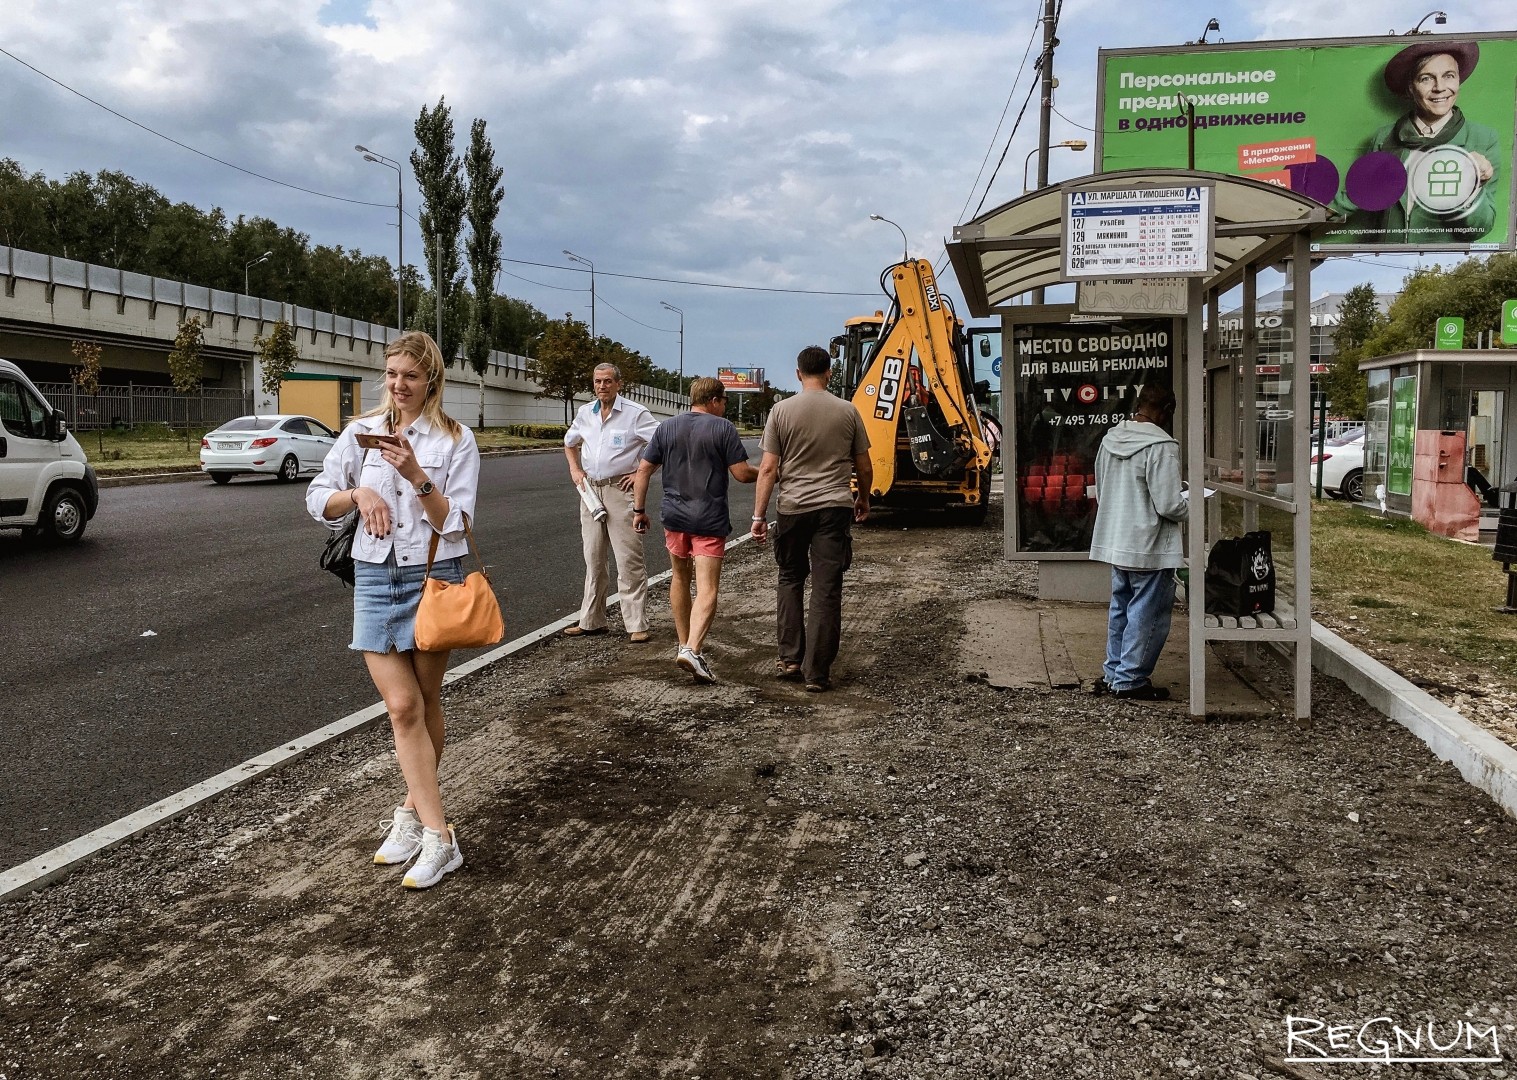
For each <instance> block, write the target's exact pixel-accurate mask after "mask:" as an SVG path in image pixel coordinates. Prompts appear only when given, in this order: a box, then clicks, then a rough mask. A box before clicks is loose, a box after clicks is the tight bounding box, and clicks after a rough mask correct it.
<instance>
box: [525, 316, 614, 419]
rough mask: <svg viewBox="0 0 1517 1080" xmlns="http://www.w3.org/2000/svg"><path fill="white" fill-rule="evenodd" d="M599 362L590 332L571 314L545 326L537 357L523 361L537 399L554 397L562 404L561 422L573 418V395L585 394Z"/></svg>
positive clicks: (590, 387) (590, 386)
mask: <svg viewBox="0 0 1517 1080" xmlns="http://www.w3.org/2000/svg"><path fill="white" fill-rule="evenodd" d="M597 363H599V361H598V360H597V358H596V349H595V343H594V342H592V341H591V340H590V329H589V327H587V326H585V324H584V323H582V322H580V321H579V320H578V319H576V318H574V316H573V315H572V314H571V315H565V316H564V317H563V319H562V320H554V321H553V322H550V323H548V325H547V327H546V328H545V329H544V330H543V336H542V340H541V341H540V342H539V343H538V347H537V355H536V356H532V357H528V358H527V378H529V379H531V380H532V381H533V382H535V383H537V385H538V386H539V387H541V389H540V390H538V392H537V396H538V397H540V398H558V399H559V400H561V401H562V402H563V403H564V423H566V424H567V423H569V422H570V421H572V420H573V419H574V396H575V395H576V394H582V393H588V392H589V391H590V390H591V389H592V387H593V382H592V379H591V373H592V372H593V371H594V370H595V365H596V364H597Z"/></svg>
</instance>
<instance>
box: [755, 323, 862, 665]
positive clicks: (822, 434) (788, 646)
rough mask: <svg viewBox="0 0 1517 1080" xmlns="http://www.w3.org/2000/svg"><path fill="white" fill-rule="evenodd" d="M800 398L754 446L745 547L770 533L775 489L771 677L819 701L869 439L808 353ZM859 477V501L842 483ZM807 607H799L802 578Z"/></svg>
mask: <svg viewBox="0 0 1517 1080" xmlns="http://www.w3.org/2000/svg"><path fill="white" fill-rule="evenodd" d="M795 374H796V377H797V378H799V379H800V381H801V392H800V393H799V394H797V395H795V396H794V397H790V398H786V399H785V400H784V401H782V402H780V403H779V404H778V405H776V406H775V407H774V408H773V409H772V410H770V413H769V422H768V424H766V425H765V426H764V438H763V441H762V443H761V444H760V446H761V448H762V449H763V451H764V459H763V461H762V462H761V463H760V465H759V475H758V487H757V490H756V491H755V492H754V499H753V538H754V539H755V540H757V541H759V542H760V543H762V542H763V541H764V540H765V539H766V538H767V537H768V533H769V525H768V522H767V521H766V518H767V517H768V514H767V513H766V511H767V510H768V508H769V498H770V496H771V495H772V494H773V493H774V489H775V485H776V483H778V485H779V515H778V520H777V521H776V523H775V528H774V559H775V562H776V563H778V564H779V568H780V573H779V585H778V586H777V588H776V590H775V615H776V620H777V622H778V624H779V646H780V658H779V662H778V670H777V672H776V674H777V675H778V676H779V677H780V678H782V679H788V680H791V681H796V680H804V681H805V683H806V689H807V690H810V691H812V692H813V693H820V692H821V691H823V690H828V689H830V688H831V686H832V675H831V672H832V662H833V660H835V659H836V658H837V654H838V644H839V642H840V640H841V639H842V634H843V571H844V570H846V569H848V563H849V561H850V559H851V556H852V550H853V540H852V535H851V526H852V523H853V522H855V521H863V520H864V519H865V518H867V517H868V516H869V488H870V485H872V484H873V483H874V469H873V467H872V466H871V465H870V462H869V435H868V433H867V432H866V431H865V430H864V421H863V418H862V417H860V416H859V413H858V410H857V409H855V408H854V407H853V405H852V404H851V403H849V402H847V401H843V400H842V399H841V398H837V397H834V396H833V395H832V394H830V393H828V392H827V381H828V378H829V376H830V375H831V374H832V361H831V359H830V358H829V357H828V355H827V350H826V349H823V348H819V347H818V346H815V345H811V346H808V347H807V348H804V349H802V350H801V354H800V356H798V357H796V370H795ZM855 473H857V474H858V494H857V495H855V494H853V492H851V491H850V490H849V479H850V477H851V476H852V475H853V474H855ZM807 577H810V578H811V607H810V610H809V611H807V610H806V607H805V589H806V578H807Z"/></svg>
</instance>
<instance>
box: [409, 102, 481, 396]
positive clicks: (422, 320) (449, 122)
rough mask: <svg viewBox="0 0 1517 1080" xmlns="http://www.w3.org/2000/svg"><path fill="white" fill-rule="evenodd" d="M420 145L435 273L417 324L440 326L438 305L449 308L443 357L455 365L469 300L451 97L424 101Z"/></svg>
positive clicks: (424, 214)
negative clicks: (462, 261) (461, 251)
mask: <svg viewBox="0 0 1517 1080" xmlns="http://www.w3.org/2000/svg"><path fill="white" fill-rule="evenodd" d="M415 130H416V149H415V150H413V151H411V171H412V172H413V173H414V174H415V175H416V186H417V187H418V188H420V189H421V218H420V221H421V238H422V250H423V253H424V254H425V256H426V261H427V269H428V270H429V271H430V273H431V275H432V293H433V295H432V302H431V304H430V305H428V304H426V303H425V302H424V303H423V304H422V305H421V306H420V307H419V308H418V309H417V312H416V318H415V319H413V321H412V323H411V325H412V326H413V327H414V328H416V329H419V330H428V331H432V332H434V333H435V332H436V331H435V330H434V329H433V328H434V327H435V326H436V319H437V309H438V305H441V307H442V312H443V329H442V332H443V340H442V341H439V342H438V343H437V344H438V346H439V347H440V348H441V349H442V356H443V362H444V363H446V364H448V365H449V366H451V365H452V363H453V359H454V357H456V356H457V355H458V352H459V349H460V348H461V346H462V344H463V332H464V327H465V325H466V324H467V320H468V314H469V312H468V300H467V298H466V297H465V295H464V291H463V274H462V272H461V270H460V268H459V259H458V237H459V233H461V232H462V231H463V219H464V204H465V201H466V200H465V194H464V181H463V163H462V162H461V161H460V160H459V158H458V155H457V154H455V153H454V152H453V114H452V112H451V111H449V109H448V104H447V99H446V98H439V99H438V101H437V107H436V108H435V109H428V108H427V107H426V106H422V110H421V114H420V115H419V116H418V117H417V118H416V128H415Z"/></svg>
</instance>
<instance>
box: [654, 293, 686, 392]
mask: <svg viewBox="0 0 1517 1080" xmlns="http://www.w3.org/2000/svg"><path fill="white" fill-rule="evenodd" d="M658 303H659V306H660V307H666V308H668V309H669V310H670V311H673V312H675V313H677V314H678V315H679V392H680V393H681V394H683V393H684V392H685V309H684V308H677V307H675V306H674V305H673V304H671V303H668V302H667V301H664V300H660V301H659V302H658Z"/></svg>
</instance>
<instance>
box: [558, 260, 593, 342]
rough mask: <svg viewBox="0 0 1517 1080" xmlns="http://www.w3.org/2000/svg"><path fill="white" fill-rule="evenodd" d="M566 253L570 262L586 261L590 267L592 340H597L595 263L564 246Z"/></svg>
mask: <svg viewBox="0 0 1517 1080" xmlns="http://www.w3.org/2000/svg"><path fill="white" fill-rule="evenodd" d="M564 254H565V255H567V256H569V261H570V262H579V263H584V264H585V265H586V266H588V267H589V268H590V340H591V341H595V340H596V337H595V264H594V263H593V262H591V261H590V260H589V259H587V258H585V257H584V256H583V255H576V254H574V252H572V251H570V250H569V249H568V248H564Z"/></svg>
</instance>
